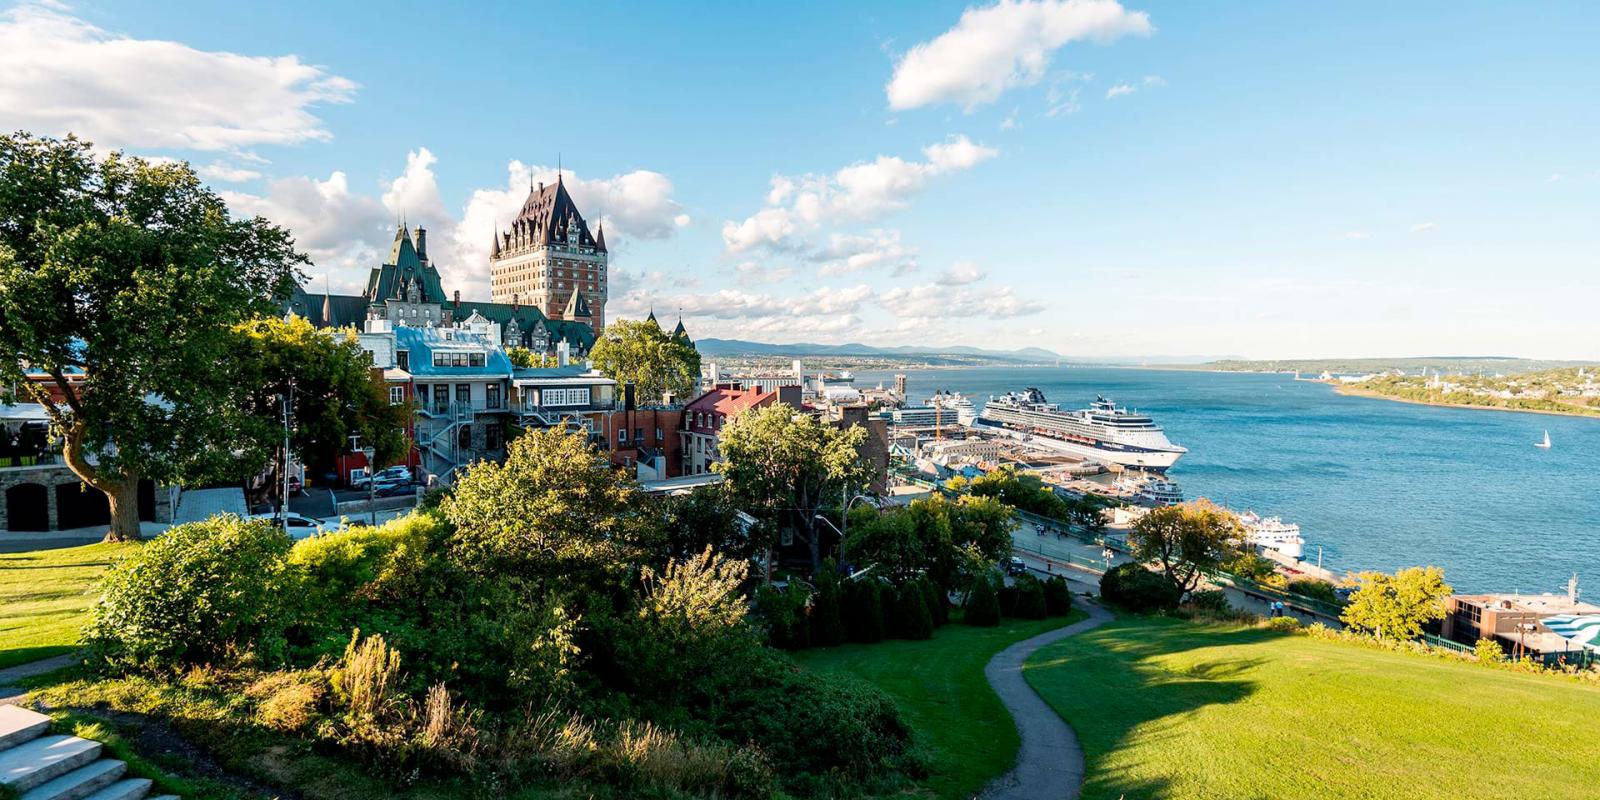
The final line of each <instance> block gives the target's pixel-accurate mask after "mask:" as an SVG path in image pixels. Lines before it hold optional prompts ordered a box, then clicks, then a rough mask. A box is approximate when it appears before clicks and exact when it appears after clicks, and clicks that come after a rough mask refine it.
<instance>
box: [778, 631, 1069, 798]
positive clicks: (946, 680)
mask: <svg viewBox="0 0 1600 800" xmlns="http://www.w3.org/2000/svg"><path fill="white" fill-rule="evenodd" d="M1083 617H1084V613H1083V612H1082V611H1073V612H1072V614H1071V615H1070V616H1067V617H1057V618H1055V619H1048V620H1042V621H1037V622H1035V621H1022V620H1011V619H1008V620H1006V621H1005V622H1004V623H1002V624H1001V625H1000V626H999V627H996V628H970V627H967V626H965V625H946V626H945V627H943V628H940V629H938V630H937V631H935V632H934V636H933V638H932V639H929V640H927V641H921V642H908V641H889V642H880V643H878V644H870V645H861V644H849V645H844V646H841V647H831V648H826V649H818V650H804V651H801V652H799V653H796V654H795V658H796V659H797V660H799V661H800V663H802V664H805V665H806V666H808V667H810V668H812V669H815V670H819V671H823V672H841V673H845V674H849V675H854V676H856V677H858V678H861V679H863V680H866V681H868V682H870V683H873V684H875V685H877V686H878V687H879V688H881V689H883V690H884V691H885V692H888V693H889V694H890V695H891V696H892V697H894V699H895V702H896V703H897V704H898V705H899V706H900V710H901V711H902V712H903V713H904V714H905V716H906V720H907V721H908V722H909V723H910V724H911V726H912V727H913V728H914V729H915V731H916V738H917V742H918V744H920V745H921V746H922V747H924V748H925V749H926V750H927V752H928V754H929V756H930V757H931V763H930V767H931V774H930V775H929V776H928V779H927V780H926V781H924V782H923V786H924V787H925V788H926V789H928V790H931V791H932V792H933V796H935V797H941V798H967V797H971V796H972V794H973V793H974V792H976V791H978V790H979V789H981V788H982V787H983V785H984V784H985V783H987V782H988V781H989V780H990V779H992V778H994V777H996V776H998V775H1000V774H1001V773H1003V772H1005V771H1006V770H1007V769H1010V768H1011V764H1012V762H1013V761H1014V760H1015V759H1016V754H1017V744H1018V741H1017V729H1016V726H1015V724H1014V723H1012V721H1011V715H1010V714H1007V713H1006V709H1005V706H1003V705H1001V704H1000V698H998V697H996V696H995V694H994V692H993V691H992V690H990V688H989V684H988V683H987V682H985V681H984V679H983V665H984V664H986V663H988V661H989V659H990V658H991V657H992V656H994V654H995V653H998V652H1000V651H1001V650H1004V649H1005V648H1006V646H1007V645H1010V644H1011V643H1012V642H1017V641H1021V640H1023V639H1026V638H1028V637H1030V636H1034V635H1036V634H1039V633H1043V632H1045V631H1048V630H1052V629H1055V628H1059V627H1061V626H1063V625H1068V624H1071V623H1073V622H1076V621H1078V620H1080V619H1082V618H1083ZM919 796H920V795H919Z"/></svg>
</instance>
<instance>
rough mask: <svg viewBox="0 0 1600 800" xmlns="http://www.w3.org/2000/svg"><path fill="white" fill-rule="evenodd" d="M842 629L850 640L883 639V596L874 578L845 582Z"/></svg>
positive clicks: (869, 640) (867, 640)
mask: <svg viewBox="0 0 1600 800" xmlns="http://www.w3.org/2000/svg"><path fill="white" fill-rule="evenodd" d="M844 629H845V633H846V635H848V636H849V637H850V641H852V642H865V643H872V642H881V641H883V596H882V590H881V589H879V587H878V582H877V581H876V580H874V579H872V578H863V579H862V580H855V581H847V582H846V583H845V606H844Z"/></svg>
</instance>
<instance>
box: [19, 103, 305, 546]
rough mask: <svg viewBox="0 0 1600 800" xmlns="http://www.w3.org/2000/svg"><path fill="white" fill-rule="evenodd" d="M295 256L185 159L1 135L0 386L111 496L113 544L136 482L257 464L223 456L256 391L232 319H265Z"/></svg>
mask: <svg viewBox="0 0 1600 800" xmlns="http://www.w3.org/2000/svg"><path fill="white" fill-rule="evenodd" d="M304 262H305V258H304V256H302V255H300V254H299V253H297V252H295V250H294V243H293V240H292V239H290V237H289V234H288V232H287V231H285V230H283V229H282V228H279V227H277V226H275V225H273V224H271V223H269V222H267V221H266V220H264V219H261V218H259V217H257V218H254V219H245V220H235V219H232V218H230V217H229V215H228V209H227V207H226V205H224V203H223V201H222V199H221V198H220V197H218V196H217V195H216V193H214V192H212V191H211V190H210V189H208V188H206V187H205V186H203V185H202V184H201V183H200V180H199V178H198V177H196V175H195V174H194V171H193V170H192V169H191V168H190V167H189V165H188V164H185V163H154V162H150V161H146V160H144V159H140V158H133V157H129V156H125V155H123V154H121V153H111V154H109V155H106V156H103V157H101V156H96V155H95V154H94V152H93V151H92V150H91V148H90V145H89V143H87V142H84V141H82V140H79V139H76V138H72V137H68V138H67V139H65V140H53V139H44V138H37V137H33V136H30V135H28V134H25V133H19V134H14V135H8V136H0V350H4V351H6V352H7V353H8V355H7V356H6V358H5V359H4V360H0V381H4V382H5V383H10V384H13V385H16V386H18V387H19V393H20V394H21V397H20V399H23V400H27V401H31V402H35V403H38V404H39V405H41V406H42V407H43V408H44V409H45V411H46V413H47V414H48V415H49V418H50V423H51V428H52V433H53V434H54V435H55V436H57V437H60V439H61V440H62V442H63V453H64V455H65V457H66V461H67V464H68V465H69V466H70V467H71V469H72V470H73V472H74V473H76V474H77V475H78V477H79V478H81V479H82V480H83V482H84V483H86V484H88V485H89V486H91V487H93V488H95V489H98V490H100V491H102V492H104V493H105V494H106V495H107V497H108V498H109V499H110V506H111V511H112V526H111V532H110V534H109V536H110V537H111V538H118V539H121V538H137V537H138V535H139V533H138V531H139V527H138V526H139V522H138V507H137V506H138V503H137V489H138V482H139V480H140V479H141V478H148V479H150V480H154V481H158V482H172V483H184V482H191V481H203V480H214V479H221V478H236V477H242V476H241V475H240V473H241V471H249V470H252V469H259V468H260V466H261V465H260V463H259V462H257V463H253V464H252V463H249V462H247V461H241V460H240V459H238V458H237V457H236V455H235V453H236V451H238V450H239V449H240V445H241V442H240V436H241V434H242V433H243V432H244V431H245V429H246V427H247V426H244V425H242V424H241V417H242V415H243V414H244V413H245V410H244V409H245V407H246V405H247V403H246V399H247V397H248V396H249V394H250V391H251V390H252V389H253V388H254V387H251V386H250V385H249V383H248V379H247V374H248V371H247V370H243V369H241V366H240V364H239V360H238V359H237V346H238V335H237V333H236V332H235V331H234V326H235V325H237V324H238V323H240V322H243V321H245V320H248V319H251V318H253V317H255V316H257V315H262V314H272V313H274V312H275V311H276V310H277V305H276V301H277V300H279V299H281V298H282V297H285V296H286V295H287V293H288V292H289V291H290V290H291V289H292V287H293V285H294V282H295V280H296V279H297V277H298V267H299V265H300V264H302V263H304ZM13 354H14V355H13ZM24 365H26V366H24ZM25 372H33V373H37V374H41V375H43V376H45V378H46V379H45V380H42V381H34V380H29V379H27V378H26V377H25ZM52 393H54V394H55V395H57V397H52ZM58 398H59V400H58Z"/></svg>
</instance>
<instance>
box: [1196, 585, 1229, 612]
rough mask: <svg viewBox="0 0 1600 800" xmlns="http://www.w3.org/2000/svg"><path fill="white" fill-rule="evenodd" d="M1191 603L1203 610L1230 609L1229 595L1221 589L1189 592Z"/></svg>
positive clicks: (1223, 610) (1224, 610)
mask: <svg viewBox="0 0 1600 800" xmlns="http://www.w3.org/2000/svg"><path fill="white" fill-rule="evenodd" d="M1189 605H1191V606H1193V607H1195V608H1196V609H1199V610H1201V611H1210V612H1213V613H1223V612H1226V611H1227V610H1228V595H1227V593H1225V592H1223V591H1222V590H1221V589H1200V590H1197V591H1193V592H1190V593H1189Z"/></svg>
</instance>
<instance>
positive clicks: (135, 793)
mask: <svg viewBox="0 0 1600 800" xmlns="http://www.w3.org/2000/svg"><path fill="white" fill-rule="evenodd" d="M150 786H151V781H150V779H149V778H129V779H127V780H125V781H117V782H116V783H113V784H111V785H110V786H107V787H106V788H104V789H101V790H100V791H98V792H95V793H94V794H91V795H89V796H88V797H85V798H83V800H140V798H142V797H144V796H145V795H146V794H149V792H150Z"/></svg>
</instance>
